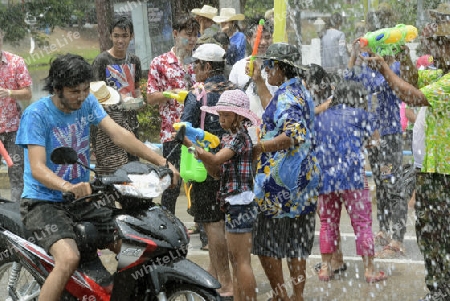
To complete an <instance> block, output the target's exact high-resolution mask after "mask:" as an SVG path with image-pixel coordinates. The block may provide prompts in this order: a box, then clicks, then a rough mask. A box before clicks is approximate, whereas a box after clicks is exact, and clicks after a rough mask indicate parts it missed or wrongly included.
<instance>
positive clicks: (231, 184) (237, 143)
mask: <svg viewBox="0 0 450 301" xmlns="http://www.w3.org/2000/svg"><path fill="white" fill-rule="evenodd" d="M221 148H229V149H231V150H232V151H233V152H234V156H233V157H232V158H231V159H229V160H228V161H226V162H224V163H223V164H222V165H221V166H220V190H219V199H220V201H221V204H222V205H224V203H225V202H227V203H231V205H235V204H237V203H239V204H240V205H246V204H248V203H251V202H253V197H248V198H239V200H234V201H232V200H231V197H233V196H235V195H237V194H241V193H243V192H246V191H250V192H251V191H253V155H252V154H253V152H252V148H253V144H252V140H251V139H250V136H249V135H248V132H247V130H246V129H240V130H239V131H238V132H237V133H236V134H230V133H226V134H224V135H223V136H222V141H221ZM252 194H253V193H252Z"/></svg>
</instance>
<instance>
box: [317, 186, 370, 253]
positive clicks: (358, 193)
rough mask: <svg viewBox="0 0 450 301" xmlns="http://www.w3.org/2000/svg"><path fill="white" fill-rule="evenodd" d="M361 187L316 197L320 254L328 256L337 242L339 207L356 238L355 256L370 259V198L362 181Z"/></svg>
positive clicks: (333, 250)
mask: <svg viewBox="0 0 450 301" xmlns="http://www.w3.org/2000/svg"><path fill="white" fill-rule="evenodd" d="M364 182H365V187H364V188H363V189H356V190H343V191H334V192H330V193H325V194H320V195H319V217H320V235H319V240H320V253H322V254H332V253H334V252H335V251H336V249H337V242H338V241H339V234H340V231H339V223H340V220H341V211H342V205H344V206H345V209H346V210H347V213H348V215H349V216H350V220H351V224H352V226H353V230H354V232H355V237H356V254H358V255H361V256H373V255H374V254H375V251H374V250H375V247H374V241H373V233H372V197H371V195H370V190H369V185H368V183H367V179H365V181H364Z"/></svg>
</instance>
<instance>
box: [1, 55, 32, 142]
mask: <svg viewBox="0 0 450 301" xmlns="http://www.w3.org/2000/svg"><path fill="white" fill-rule="evenodd" d="M0 54H1V61H0V87H2V88H4V89H9V90H20V89H23V88H25V87H29V86H31V76H30V74H29V73H28V69H27V66H26V65H25V61H24V60H23V58H21V57H20V56H17V55H15V54H12V53H9V52H6V51H2V52H0ZM19 121H20V112H19V110H18V108H17V103H16V100H15V99H14V98H12V97H3V98H0V133H5V132H14V131H17V129H18V128H19Z"/></svg>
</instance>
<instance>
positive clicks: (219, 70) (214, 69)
mask: <svg viewBox="0 0 450 301" xmlns="http://www.w3.org/2000/svg"><path fill="white" fill-rule="evenodd" d="M206 63H209V64H210V65H211V73H210V74H209V77H211V76H214V75H219V74H223V73H224V71H225V58H224V60H223V61H222V62H208V61H202V60H200V61H199V64H200V68H202V70H203V69H204V68H205V65H206Z"/></svg>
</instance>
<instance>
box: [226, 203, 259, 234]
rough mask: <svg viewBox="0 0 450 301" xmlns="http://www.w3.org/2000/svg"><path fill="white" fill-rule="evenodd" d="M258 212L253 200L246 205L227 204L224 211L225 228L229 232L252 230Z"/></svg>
mask: <svg viewBox="0 0 450 301" xmlns="http://www.w3.org/2000/svg"><path fill="white" fill-rule="evenodd" d="M257 214H258V206H257V205H256V203H255V202H254V201H253V202H251V203H250V204H247V205H229V206H227V211H226V213H225V229H226V231H227V232H229V233H248V232H252V230H253V224H254V223H255V220H256V215H257Z"/></svg>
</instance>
